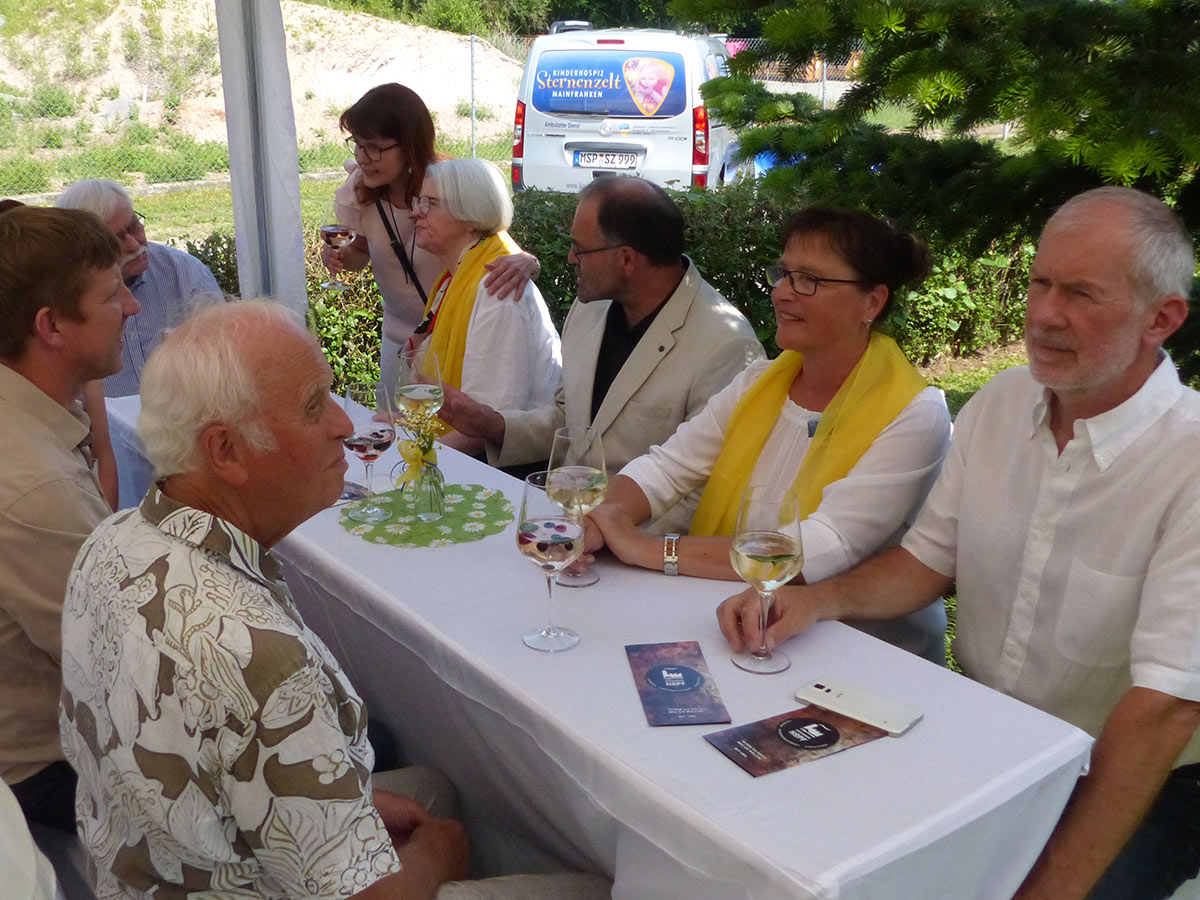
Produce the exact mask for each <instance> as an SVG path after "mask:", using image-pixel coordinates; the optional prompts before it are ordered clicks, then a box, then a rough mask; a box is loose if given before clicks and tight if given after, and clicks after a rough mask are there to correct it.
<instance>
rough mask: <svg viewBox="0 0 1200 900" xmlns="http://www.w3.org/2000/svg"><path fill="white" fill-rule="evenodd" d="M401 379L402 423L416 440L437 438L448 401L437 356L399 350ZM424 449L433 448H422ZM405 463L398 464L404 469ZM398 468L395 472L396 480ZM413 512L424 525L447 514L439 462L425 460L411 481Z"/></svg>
mask: <svg viewBox="0 0 1200 900" xmlns="http://www.w3.org/2000/svg"><path fill="white" fill-rule="evenodd" d="M399 362H400V366H399V376H398V377H397V379H396V406H397V409H398V411H399V416H400V421H401V424H402V425H404V426H405V427H406V428H408V429H409V433H410V434H412V435H414V439H416V437H415V436H416V435H417V433H423V434H425V435H434V434H438V433H439V432H437V431H434V430H432V429H433V426H434V420H435V418H436V417H437V414H438V410H440V409H441V408H442V403H443V402H444V401H445V390H444V389H443V388H442V372H441V368H440V367H439V366H438V358H437V354H436V353H435V352H433V351H432V350H427V349H424V348H421V347H418V348H415V349H414V348H411V347H409V348H406V349H404V350H401V351H400V359H399ZM422 449H424V450H428V449H430V447H429V446H428V445H423V448H422ZM403 465H404V461H403V460H402V461H401V462H399V463H397V464H396V467H399V466H403ZM396 467H393V469H392V477H393V480H394V479H395V477H396ZM405 490H406V491H410V492H411V496H412V503H413V512H414V513H415V514H416V516H417V518H418V519H420V520H421V521H422V522H436V521H438V520H439V519H441V518H442V517H443V516H444V515H445V514H446V502H445V501H446V497H445V477H444V476H443V475H442V470H441V469H439V468H438V467H437V464H436V463H432V462H428V461H423V462H422V463H421V468H420V470H419V471H418V472H417V477H416V479H415V480H413V481H410V482H408V485H407V486H406V487H405Z"/></svg>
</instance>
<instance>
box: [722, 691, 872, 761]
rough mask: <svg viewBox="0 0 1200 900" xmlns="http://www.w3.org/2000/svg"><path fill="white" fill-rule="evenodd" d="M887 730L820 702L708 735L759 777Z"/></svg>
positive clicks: (723, 750)
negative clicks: (831, 710) (833, 709)
mask: <svg viewBox="0 0 1200 900" xmlns="http://www.w3.org/2000/svg"><path fill="white" fill-rule="evenodd" d="M886 734H887V732H886V731H884V730H883V729H882V728H876V727H875V726H874V725H868V724H866V723H865V722H860V721H858V719H851V718H850V717H849V716H843V715H840V714H839V713H835V712H830V711H829V710H827V709H821V707H819V706H802V707H800V708H799V709H793V710H792V711H791V712H785V713H780V714H779V715H777V716H771V717H770V718H769V719H760V720H759V721H757V722H751V723H750V724H748V725H738V726H737V727H736V728H726V729H725V730H724V731H714V732H713V733H712V734H706V735H705V736H704V739H705V740H706V741H708V742H709V743H710V744H712V745H713V746H714V747H716V748H717V749H718V750H720V751H721V752H722V753H724V754H725V755H726V756H728V757H729V758H730V759H732V760H733V761H734V762H735V763H737V764H738V765H739V766H741V767H742V768H743V769H745V770H746V771H747V772H749V773H750V774H751V775H753V776H754V777H755V778H757V777H758V776H759V775H769V774H770V773H771V772H778V771H779V770H780V769H789V768H791V767H792V766H798V765H800V764H801V763H806V762H813V761H815V760H818V759H820V758H821V757H823V756H829V755H830V754H833V753H840V752H841V751H842V750H846V749H848V748H850V747H857V746H858V745H859V744H865V743H867V742H868V741H873V740H875V739H876V738H881V737H884V736H885V735H886Z"/></svg>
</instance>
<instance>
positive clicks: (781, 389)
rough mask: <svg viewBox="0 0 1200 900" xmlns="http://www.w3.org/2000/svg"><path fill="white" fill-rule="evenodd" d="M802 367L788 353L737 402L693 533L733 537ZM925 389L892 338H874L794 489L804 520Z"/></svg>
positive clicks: (827, 414) (830, 410)
mask: <svg viewBox="0 0 1200 900" xmlns="http://www.w3.org/2000/svg"><path fill="white" fill-rule="evenodd" d="M802 365H803V359H802V358H801V356H800V354H799V353H796V352H794V351H792V350H785V351H784V352H783V353H781V354H780V355H779V357H778V358H777V359H776V360H775V361H774V362H772V363H771V364H770V365H769V366H767V369H766V371H765V372H763V374H762V375H761V376H759V378H758V380H757V381H755V382H754V384H752V385H751V386H750V389H749V390H748V391H746V393H745V394H743V395H742V397H741V399H740V400H738V403H737V406H736V407H734V410H733V415H732V416H731V417H730V419H729V425H728V427H727V428H726V429H725V443H724V444H722V446H721V453H720V455H719V456H718V457H717V462H716V464H715V465H714V466H713V471H712V475H710V476H709V479H708V485H707V486H706V487H705V488H704V493H703V494H702V495H701V496H700V505H699V507H697V509H696V516H695V518H694V519H693V520H692V528H691V534H694V535H714V534H720V535H729V536H732V534H733V530H734V527H735V526H736V524H737V512H738V504H739V502H740V501H741V497H742V492H743V491H744V490H745V489H746V485H747V484H748V483H749V481H750V473H751V472H752V471H753V470H754V464H755V462H756V461H757V460H758V455H759V454H760V453H762V449H763V446H764V445H765V444H766V442H767V436H768V435H770V433H771V430H772V429H773V428H774V427H775V422H776V420H777V419H778V418H779V414H780V412H781V411H782V410H783V403H784V401H785V400H786V399H787V396H788V391H789V390H790V389H791V387H792V382H793V381H795V380H796V376H797V375H798V374H799V373H800V369H801V366H802ZM925 384H926V382H925V379H924V378H923V377H922V376H921V375H920V373H919V372H917V370H916V369H914V368H913V366H912V363H910V362H909V361H908V360H907V359H905V357H904V354H903V353H901V352H900V348H899V347H897V346H896V342H895V341H893V340H892V339H891V338H889V337H886V336H884V335H882V334H877V333H876V334H872V335H871V340H870V343H869V344H868V345H867V351H866V353H864V354H863V355H862V359H860V360H859V361H858V365H856V366H855V367H854V370H853V371H852V372H851V373H850V375H849V376H848V377H847V378H846V380H845V381H844V382H843V383H842V386H841V387H840V388H838V392H837V393H836V394H834V396H833V399H832V400H831V401H829V405H828V406H827V407H825V411H824V412H823V413H822V414H821V421H820V424H819V425H818V426H817V432H816V434H815V435H813V439H812V442H811V443H810V444H809V446H808V452H807V453H805V454H804V461H803V462H802V463H801V464H800V471H799V472H798V473H797V474H796V481H795V482H794V485H793V486H794V488H795V491H796V497H797V499H799V501H800V514H801V516H802V517H804V518H807V517H808V516H810V515H811V514H812V513H813V511H815V510H816V508H817V506H818V505H819V504H820V502H821V493H822V491H824V489H825V486H826V485H827V484H831V483H833V482H835V481H837V480H839V479H841V478H845V477H846V475H847V474H848V473H849V472H850V470H851V469H852V468H854V465H855V464H856V463H857V462H858V461H859V459H860V458H861V457H862V455H863V454H864V453H865V452H866V450H867V448H868V447H870V446H871V444H872V443H873V442H874V440H875V438H876V437H878V435H879V432H881V431H883V429H884V428H886V427H887V425H888V423H890V422H891V421H892V420H893V419H895V418H896V416H898V415H899V414H900V411H901V410H903V409H904V407H906V406H907V405H908V404H909V403H910V402H911V401H912V399H913V397H915V396H917V394H919V393H920V392H921V391H922V390H923V389H924V388H925Z"/></svg>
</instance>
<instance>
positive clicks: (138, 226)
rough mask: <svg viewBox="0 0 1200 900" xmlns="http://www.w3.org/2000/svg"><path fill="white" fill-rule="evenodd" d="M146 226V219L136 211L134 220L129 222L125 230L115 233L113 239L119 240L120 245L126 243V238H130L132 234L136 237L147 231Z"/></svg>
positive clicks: (134, 211)
mask: <svg viewBox="0 0 1200 900" xmlns="http://www.w3.org/2000/svg"><path fill="white" fill-rule="evenodd" d="M145 226H146V217H145V216H143V215H142V214H141V213H140V212H138V211H137V210H136V209H135V210H133V218H132V219H130V220H129V224H128V225H126V226H125V228H124V229H123V230H121V231H116V232H113V237H115V238H116V239H117V243H118V244H123V243H125V238H127V237H129V236H130V235H131V234H132V235H134V236H135V237H136V236H137V235H138V234H140V233H141V232H143V231H145Z"/></svg>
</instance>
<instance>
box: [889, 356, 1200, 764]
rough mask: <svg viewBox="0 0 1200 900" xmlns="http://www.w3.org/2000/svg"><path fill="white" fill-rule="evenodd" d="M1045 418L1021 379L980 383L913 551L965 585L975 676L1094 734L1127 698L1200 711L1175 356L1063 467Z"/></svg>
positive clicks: (1185, 423) (1191, 405)
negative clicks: (1190, 704)
mask: <svg viewBox="0 0 1200 900" xmlns="http://www.w3.org/2000/svg"><path fill="white" fill-rule="evenodd" d="M1049 415H1050V413H1049V400H1048V396H1047V392H1046V391H1045V389H1044V388H1042V387H1040V386H1039V385H1038V384H1036V383H1035V382H1034V381H1033V379H1032V377H1031V376H1030V374H1029V370H1028V369H1026V368H1020V369H1011V370H1007V371H1005V372H1002V373H1000V374H999V375H997V376H996V377H995V378H993V379H992V381H991V382H989V383H988V384H987V385H985V386H984V388H983V389H982V390H981V391H980V392H979V393H978V394H977V395H976V396H975V397H974V398H972V400H971V401H970V402H969V403H968V404H967V405H966V407H965V408H964V409H963V411H962V413H961V414H960V415H959V417H958V421H957V423H956V426H955V435H954V444H953V446H952V448H951V450H950V455H949V457H948V458H947V460H946V465H945V467H944V468H943V470H942V474H941V477H940V478H939V479H938V481H937V483H936V485H935V486H934V488H933V490H932V492H931V493H930V495H929V499H928V501H927V502H926V504H925V507H924V508H923V509H922V511H921V513H920V515H919V516H918V518H917V521H916V523H915V524H914V526H913V528H912V530H911V531H909V533H908V535H907V536H906V537H905V538H904V547H905V548H906V549H907V550H908V551H909V552H911V553H912V554H913V555H914V556H916V557H917V559H919V560H920V561H921V562H923V563H924V564H925V565H927V566H929V567H930V568H932V569H934V570H936V571H938V572H940V573H942V574H943V575H947V576H952V577H956V578H957V581H958V637H957V639H956V641H955V647H954V650H955V656H956V657H957V659H958V660H959V662H960V663H961V664H962V666H963V668H964V669H965V670H966V672H967V673H968V674H969V675H971V677H973V678H975V679H976V680H978V681H981V682H983V683H984V684H986V685H988V686H990V687H992V688H995V689H996V690H999V691H1003V692H1004V693H1006V694H1010V695H1012V696H1014V697H1016V698H1018V699H1019V700H1023V701H1025V702H1026V703H1029V704H1031V705H1033V706H1036V707H1038V708H1040V709H1043V710H1045V711H1046V712H1049V713H1051V714H1053V715H1056V716H1058V717H1060V718H1062V719H1065V720H1066V721H1068V722H1070V723H1072V724H1074V725H1076V726H1078V727H1079V728H1082V729H1084V730H1085V731H1087V732H1089V733H1090V734H1092V735H1098V734H1099V733H1100V729H1101V727H1102V726H1103V724H1104V722H1105V720H1106V719H1107V717H1108V715H1109V713H1110V712H1111V711H1112V709H1113V707H1114V706H1115V705H1116V703H1117V702H1118V701H1119V700H1120V699H1121V697H1122V696H1124V694H1125V692H1126V691H1127V690H1128V689H1129V688H1130V686H1131V685H1138V686H1140V687H1146V688H1152V689H1154V690H1157V691H1162V692H1163V693H1167V694H1172V695H1174V696H1177V697H1182V698H1185V699H1189V700H1200V452H1197V448H1200V394H1197V393H1196V392H1195V391H1192V390H1189V389H1187V388H1185V387H1183V386H1182V385H1181V384H1180V383H1179V377H1178V375H1177V373H1176V371H1175V367H1174V365H1173V364H1172V363H1171V361H1170V360H1169V359H1166V358H1164V359H1163V360H1162V362H1161V363H1160V364H1159V366H1158V368H1157V369H1155V371H1154V373H1153V374H1152V375H1151V376H1150V378H1149V379H1147V381H1146V383H1145V384H1144V385H1143V386H1142V388H1141V389H1140V390H1139V391H1138V392H1137V393H1136V394H1134V396H1133V397H1131V398H1130V399H1129V400H1127V401H1125V402H1124V403H1122V404H1121V405H1120V406H1118V407H1116V408H1115V409H1111V410H1109V411H1108V412H1105V413H1103V414H1101V415H1098V416H1095V417H1093V418H1090V419H1083V420H1077V421H1076V422H1075V427H1074V437H1073V438H1072V440H1071V441H1070V442H1069V443H1068V444H1067V446H1066V447H1065V448H1064V449H1063V451H1062V453H1061V454H1059V453H1058V450H1057V446H1056V445H1055V442H1054V436H1053V435H1052V434H1051V432H1050V427H1049ZM1180 761H1181V762H1195V761H1200V736H1198V737H1193V739H1192V741H1191V743H1190V744H1189V745H1188V748H1187V749H1186V750H1185V752H1184V754H1183V755H1182V756H1181V757H1180Z"/></svg>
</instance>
